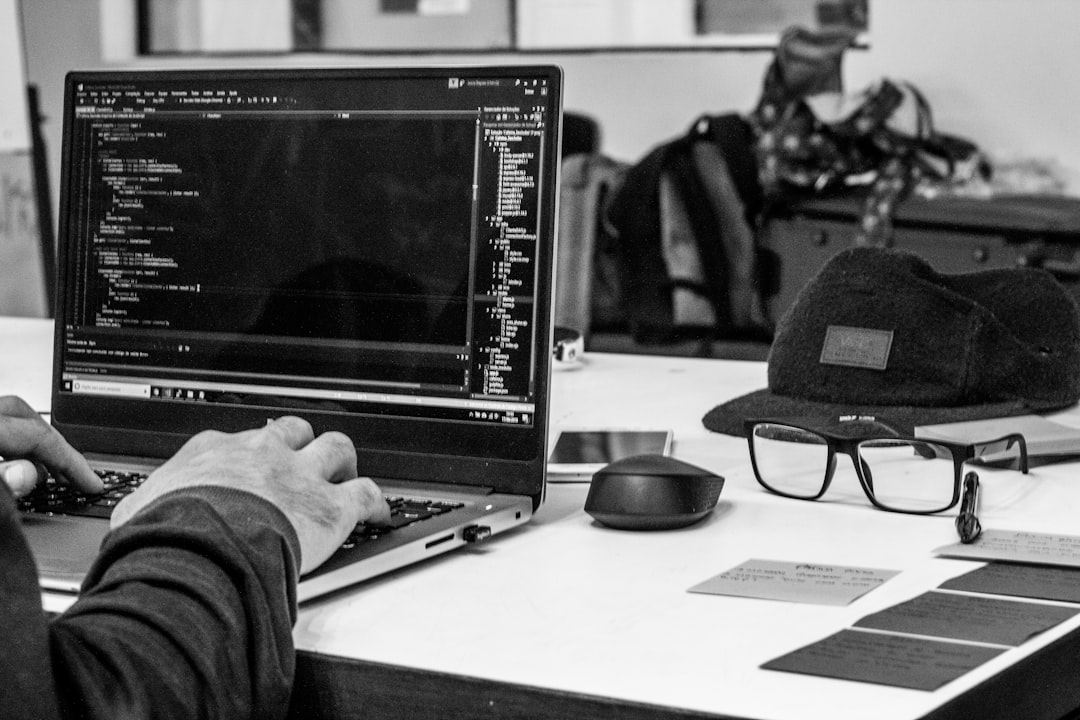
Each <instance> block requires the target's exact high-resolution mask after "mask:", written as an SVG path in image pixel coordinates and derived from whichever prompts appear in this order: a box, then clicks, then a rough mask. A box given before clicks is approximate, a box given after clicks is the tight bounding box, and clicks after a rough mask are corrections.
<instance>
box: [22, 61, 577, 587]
mask: <svg viewBox="0 0 1080 720" xmlns="http://www.w3.org/2000/svg"><path fill="white" fill-rule="evenodd" d="M561 87H562V78H561V71H560V70H559V69H558V68H555V67H550V66H509V67H470V68H464V67H462V68H407V69H401V68H378V69H365V68H357V69H345V68H341V69H308V68H303V69H287V70H280V69H278V70H215V71H130V72H74V73H71V74H70V75H69V76H68V78H67V81H66V90H65V115H64V147H63V165H62V177H61V222H60V226H59V230H60V232H59V263H60V268H59V283H58V304H57V314H56V333H55V341H54V377H53V391H52V422H53V423H54V425H55V426H56V427H57V428H58V429H59V430H60V431H61V432H62V433H63V434H64V436H65V437H66V438H67V439H68V440H69V441H70V442H71V443H72V444H73V445H74V446H75V447H77V448H79V449H80V450H82V451H83V452H85V453H86V454H87V456H88V457H90V458H91V460H92V461H93V462H94V463H95V464H106V465H113V464H116V463H120V464H122V465H124V466H131V467H134V466H138V467H152V466H153V465H154V464H155V463H158V462H161V460H163V459H164V458H167V457H169V456H170V455H171V454H172V453H173V452H175V451H176V449H178V448H179V447H180V445H182V444H183V442H184V441H186V440H187V438H189V437H190V436H191V435H192V434H194V433H196V432H198V431H200V430H204V429H208V428H213V429H217V430H222V431H237V430H241V429H246V428H250V427H254V426H258V425H260V424H262V423H265V422H266V421H267V419H268V418H272V417H276V416H279V415H283V414H294V415H300V416H302V417H304V418H306V419H307V420H309V421H310V422H311V424H312V425H313V427H314V428H315V430H316V432H323V431H327V430H339V431H342V432H344V433H346V434H347V435H348V436H349V437H351V438H352V439H353V441H354V444H355V446H356V449H357V455H358V461H359V467H360V470H361V472H362V473H364V474H366V475H370V476H372V477H374V478H376V480H377V481H378V482H379V483H380V486H381V487H382V488H383V490H384V492H385V493H386V494H387V495H399V496H403V497H411V496H414V495H415V496H421V495H422V496H425V497H435V498H443V499H445V500H446V501H447V502H448V503H454V504H455V505H456V506H458V505H459V506H460V507H456V508H455V510H454V511H453V512H450V513H447V514H446V515H445V516H443V515H440V516H438V517H432V518H430V519H426V520H424V521H423V522H417V523H415V524H414V525H410V526H408V527H404V528H401V529H398V530H395V531H394V532H393V533H391V534H389V535H386V536H383V537H380V538H378V539H376V540H369V541H365V542H356V543H352V546H351V547H343V548H342V549H341V550H339V552H338V553H337V554H336V555H335V556H334V557H333V558H331V559H330V561H329V562H328V563H327V564H326V565H324V566H323V567H322V568H320V569H319V570H317V571H315V572H314V573H311V574H310V575H309V576H306V577H304V578H302V579H301V583H300V590H299V596H300V600H302V601H303V600H308V599H311V598H313V597H317V596H319V595H322V594H324V593H327V592H331V591H333V590H336V589H339V588H341V587H345V586H347V585H350V584H353V583H355V582H359V581H361V580H364V579H367V578H370V577H372V576H374V575H377V574H381V573H383V572H386V571H388V570H391V569H394V568H397V567H399V566H400V565H401V564H404V563H409V562H415V561H417V560H420V559H423V558H425V557H429V556H431V555H434V554H438V553H441V552H445V551H448V550H451V549H453V548H455V547H459V546H461V545H463V544H465V543H468V542H472V541H476V540H479V539H482V538H483V537H486V536H487V535H488V534H489V533H491V534H494V533H498V532H501V531H503V530H506V529H508V528H511V527H514V526H516V525H520V524H522V523H524V522H526V521H527V520H528V519H529V518H530V516H531V515H532V513H533V512H534V511H535V510H536V508H538V507H539V505H540V504H541V502H542V500H543V495H544V484H545V483H544V480H545V459H546V455H547V424H548V422H547V421H548V399H549V398H548V395H549V382H550V364H551V361H552V358H551V350H550V348H551V334H552V293H553V290H552V285H553V277H552V274H553V270H552V268H553V264H554V263H553V258H554V256H555V228H556V225H557V223H556V220H555V213H556V204H557V202H556V201H557V195H558V186H557V172H558V159H559V125H560V120H561ZM106 525H107V521H104V520H97V519H85V518H74V519H73V518H70V517H60V516H41V515H36V516H34V517H27V518H26V519H25V521H24V528H25V529H26V531H27V534H28V537H29V539H30V542H31V547H32V549H33V550H34V552H35V556H36V559H37V561H38V563H39V571H40V574H41V577H42V586H43V587H45V588H48V589H54V590H65V591H75V590H76V589H77V586H78V583H79V582H80V581H81V578H82V576H83V573H84V572H85V566H86V564H87V562H88V561H89V559H91V558H92V557H93V555H94V554H95V552H96V543H97V542H99V541H100V538H101V537H102V536H103V535H104V532H105V526H106ZM358 561H362V562H358Z"/></svg>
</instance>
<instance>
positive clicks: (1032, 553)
mask: <svg viewBox="0 0 1080 720" xmlns="http://www.w3.org/2000/svg"><path fill="white" fill-rule="evenodd" d="M934 552H935V553H936V554H938V555H941V556H943V557H953V558H968V559H971V560H1008V561H1011V562H1021V563H1035V564H1037V565H1063V566H1066V567H1080V536H1076V535H1054V534H1052V533H1036V532H1027V531H1019V530H983V533H982V535H980V536H979V539H978V540H976V541H975V542H973V543H969V544H964V543H959V542H958V543H956V544H954V545H945V546H943V547H939V548H937V549H936V550H934Z"/></svg>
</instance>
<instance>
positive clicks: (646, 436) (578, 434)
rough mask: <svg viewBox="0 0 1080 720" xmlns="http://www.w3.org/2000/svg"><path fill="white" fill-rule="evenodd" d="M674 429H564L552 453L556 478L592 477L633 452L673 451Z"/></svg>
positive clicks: (550, 471) (552, 471)
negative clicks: (601, 469) (609, 464)
mask: <svg viewBox="0 0 1080 720" xmlns="http://www.w3.org/2000/svg"><path fill="white" fill-rule="evenodd" d="M671 440H672V432H671V430H644V429H641V430H638V429H633V430H632V429H603V430H564V431H563V432H561V433H560V434H559V437H558V438H557V439H556V440H555V444H554V446H553V447H552V449H551V454H550V455H549V456H548V477H549V478H551V479H552V480H555V481H558V480H568V479H579V480H588V479H589V478H590V477H591V476H592V474H593V473H595V472H596V471H597V470H599V469H600V468H602V467H604V466H605V465H607V464H608V463H610V462H613V461H615V460H620V459H622V458H624V457H630V456H631V455H645V454H656V455H669V454H671Z"/></svg>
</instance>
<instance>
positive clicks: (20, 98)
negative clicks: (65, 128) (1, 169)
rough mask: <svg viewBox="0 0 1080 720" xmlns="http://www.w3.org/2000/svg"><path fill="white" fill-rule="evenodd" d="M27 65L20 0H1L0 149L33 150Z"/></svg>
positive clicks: (12, 150)
mask: <svg viewBox="0 0 1080 720" xmlns="http://www.w3.org/2000/svg"><path fill="white" fill-rule="evenodd" d="M25 65H26V56H25V55H24V53H23V45H22V19H21V18H20V16H19V3H18V0H0V98H4V101H3V102H2V103H0V152H18V151H26V150H29V149H30V119H29V118H30V111H29V109H28V107H27V100H26V67H25Z"/></svg>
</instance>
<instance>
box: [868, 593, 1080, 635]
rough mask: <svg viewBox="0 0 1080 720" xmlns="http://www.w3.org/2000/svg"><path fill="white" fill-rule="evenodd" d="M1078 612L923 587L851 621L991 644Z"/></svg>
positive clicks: (1038, 629) (1034, 631)
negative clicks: (903, 599) (919, 592)
mask: <svg viewBox="0 0 1080 720" xmlns="http://www.w3.org/2000/svg"><path fill="white" fill-rule="evenodd" d="M1078 612H1080V608H1074V607H1061V606H1058V605H1043V604H1041V603H1031V602H1022V601H1020V600H1003V599H1000V598H991V597H982V596H978V595H957V594H953V593H944V592H933V591H931V592H927V593H923V594H922V595H919V596H917V597H914V598H912V599H911V600H908V601H906V602H902V603H899V604H897V605H893V606H892V607H888V608H885V609H884V610H882V611H880V612H876V613H872V614H870V615H867V616H866V617H864V618H862V619H861V620H859V621H858V622H856V623H855V626H856V627H861V628H870V629H873V630H885V631H887V632H894V633H906V634H909V635H928V636H930V637H939V638H947V639H950V640H966V641H968V642H981V643H993V644H994V645H1013V646H1016V645H1020V644H1021V643H1023V642H1024V641H1025V640H1027V639H1028V638H1030V637H1032V636H1033V635H1037V634H1039V633H1041V632H1043V631H1045V630H1049V629H1050V628H1052V627H1054V626H1055V625H1057V624H1059V623H1062V622H1064V621H1066V620H1068V619H1069V618H1070V617H1072V616H1073V615H1076V614H1077V613H1078Z"/></svg>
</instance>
